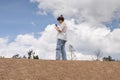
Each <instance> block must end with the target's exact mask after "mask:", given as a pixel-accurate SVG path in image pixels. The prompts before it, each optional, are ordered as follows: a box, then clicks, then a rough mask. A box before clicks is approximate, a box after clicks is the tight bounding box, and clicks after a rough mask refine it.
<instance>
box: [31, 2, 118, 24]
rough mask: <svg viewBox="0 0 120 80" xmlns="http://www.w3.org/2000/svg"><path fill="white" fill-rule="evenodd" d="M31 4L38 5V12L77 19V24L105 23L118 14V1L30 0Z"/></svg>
mask: <svg viewBox="0 0 120 80" xmlns="http://www.w3.org/2000/svg"><path fill="white" fill-rule="evenodd" d="M31 2H37V3H39V5H38V8H39V9H40V11H39V12H44V13H49V12H51V13H52V14H53V15H54V16H58V15H60V14H63V15H65V16H66V17H68V18H71V17H74V18H77V19H78V20H79V22H80V21H88V22H91V23H92V22H93V23H95V22H107V21H110V20H111V19H112V18H116V15H117V14H119V13H120V12H119V11H120V0H49V1H48V0H31ZM117 18H118V16H117ZM119 18H120V17H119Z"/></svg>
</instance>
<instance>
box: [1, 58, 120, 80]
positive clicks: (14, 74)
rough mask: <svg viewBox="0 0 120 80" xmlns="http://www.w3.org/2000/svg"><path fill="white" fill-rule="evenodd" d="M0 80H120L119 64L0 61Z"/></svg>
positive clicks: (24, 60)
mask: <svg viewBox="0 0 120 80" xmlns="http://www.w3.org/2000/svg"><path fill="white" fill-rule="evenodd" d="M0 80H120V62H99V61H52V60H51V61H48V60H28V59H0Z"/></svg>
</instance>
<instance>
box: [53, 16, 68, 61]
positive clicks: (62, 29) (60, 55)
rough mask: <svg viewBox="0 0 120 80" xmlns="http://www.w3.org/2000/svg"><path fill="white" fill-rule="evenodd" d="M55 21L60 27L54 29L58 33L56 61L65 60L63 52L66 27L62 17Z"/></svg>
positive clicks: (64, 52)
mask: <svg viewBox="0 0 120 80" xmlns="http://www.w3.org/2000/svg"><path fill="white" fill-rule="evenodd" d="M57 21H58V22H59V23H60V26H59V27H58V26H57V25H56V26H55V29H56V30H57V31H58V34H57V47H56V60H60V58H62V60H67V57H66V51H65V43H66V41H67V26H66V23H65V22H64V17H63V15H61V16H59V17H58V18H57Z"/></svg>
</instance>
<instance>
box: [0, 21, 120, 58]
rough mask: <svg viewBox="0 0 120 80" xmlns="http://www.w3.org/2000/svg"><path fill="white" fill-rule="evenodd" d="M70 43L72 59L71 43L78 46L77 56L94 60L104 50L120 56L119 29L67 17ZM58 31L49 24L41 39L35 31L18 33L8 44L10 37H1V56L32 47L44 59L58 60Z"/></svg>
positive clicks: (25, 50)
mask: <svg viewBox="0 0 120 80" xmlns="http://www.w3.org/2000/svg"><path fill="white" fill-rule="evenodd" d="M66 23H67V25H68V42H67V45H66V50H67V55H68V58H69V59H70V52H69V49H68V48H69V45H70V44H71V45H73V47H74V49H75V52H74V53H75V55H76V59H80V60H81V59H82V60H86V59H87V60H91V59H92V58H93V57H94V52H95V51H96V50H98V49H101V51H102V52H103V55H104V56H105V55H112V56H114V57H115V58H118V57H119V56H117V55H119V54H120V49H119V48H120V37H118V36H119V34H120V29H115V30H114V31H113V32H111V31H110V30H109V29H108V28H106V27H103V26H102V27H95V26H94V27H93V26H92V27H91V25H89V24H87V23H82V24H75V21H74V20H73V19H72V20H67V21H66ZM56 34H57V32H56V31H55V29H54V25H48V26H47V27H46V29H45V31H43V32H41V34H40V37H39V38H35V35H34V34H24V35H18V36H17V37H16V39H15V40H14V41H13V42H10V43H8V38H1V39H0V48H1V49H0V55H3V56H6V57H10V56H12V55H13V54H20V55H26V54H27V51H28V50H30V49H33V50H34V51H36V53H37V54H38V55H39V56H40V58H41V59H55V48H56V40H57V39H56Z"/></svg>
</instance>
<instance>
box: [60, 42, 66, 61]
mask: <svg viewBox="0 0 120 80" xmlns="http://www.w3.org/2000/svg"><path fill="white" fill-rule="evenodd" d="M65 43H66V41H64V40H63V41H62V48H61V51H62V52H61V53H62V60H67V56H66V51H65Z"/></svg>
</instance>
